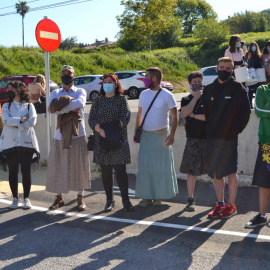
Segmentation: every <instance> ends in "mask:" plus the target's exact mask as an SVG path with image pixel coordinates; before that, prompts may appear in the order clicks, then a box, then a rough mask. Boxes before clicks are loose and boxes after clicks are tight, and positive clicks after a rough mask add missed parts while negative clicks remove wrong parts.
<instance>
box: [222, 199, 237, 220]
mask: <svg viewBox="0 0 270 270" xmlns="http://www.w3.org/2000/svg"><path fill="white" fill-rule="evenodd" d="M236 214H237V209H236V206H235V204H234V205H233V206H232V205H231V204H230V203H227V204H226V206H225V208H224V210H223V211H222V213H221V214H220V217H221V218H231V217H232V216H234V215H236Z"/></svg>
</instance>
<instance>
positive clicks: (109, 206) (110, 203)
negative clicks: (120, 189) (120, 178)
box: [105, 200, 114, 212]
mask: <svg viewBox="0 0 270 270" xmlns="http://www.w3.org/2000/svg"><path fill="white" fill-rule="evenodd" d="M113 208H114V200H108V201H107V202H106V205H105V212H110V211H112V210H113Z"/></svg>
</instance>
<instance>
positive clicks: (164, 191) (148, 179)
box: [136, 131, 178, 199]
mask: <svg viewBox="0 0 270 270" xmlns="http://www.w3.org/2000/svg"><path fill="white" fill-rule="evenodd" d="M168 135H169V131H166V132H165V133H164V134H163V135H158V134H157V133H152V132H147V131H143V132H142V135H141V142H140V150H139V156H138V174H137V178H136V197H138V198H143V199H170V198H172V197H174V196H175V195H176V194H177V193H178V184H177V178H176V173H175V168H174V160H173V151H172V147H171V146H165V139H166V137H167V136H168Z"/></svg>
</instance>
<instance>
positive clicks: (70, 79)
mask: <svg viewBox="0 0 270 270" xmlns="http://www.w3.org/2000/svg"><path fill="white" fill-rule="evenodd" d="M61 79H62V83H63V84H64V85H69V84H71V83H72V82H73V80H74V78H73V77H72V76H69V75H64V76H61Z"/></svg>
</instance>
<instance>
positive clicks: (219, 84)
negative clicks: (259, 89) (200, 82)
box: [203, 57, 251, 218]
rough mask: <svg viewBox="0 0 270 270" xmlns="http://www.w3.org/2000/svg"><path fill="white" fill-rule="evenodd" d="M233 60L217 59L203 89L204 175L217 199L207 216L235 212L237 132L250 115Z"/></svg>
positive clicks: (224, 216)
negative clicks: (213, 73) (213, 75)
mask: <svg viewBox="0 0 270 270" xmlns="http://www.w3.org/2000/svg"><path fill="white" fill-rule="evenodd" d="M232 71H233V61H232V59H231V58H229V57H222V58H220V59H218V66H217V72H218V78H217V79H216V80H214V82H213V83H211V84H209V85H207V86H206V87H205V89H204V91H203V103H204V106H205V119H206V136H207V159H208V175H209V176H210V177H211V178H212V180H213V184H214V187H215V191H216V196H217V200H218V203H217V204H216V206H215V208H214V210H213V211H211V212H210V213H209V214H208V217H209V218H219V217H221V218H230V217H232V216H234V215H236V214H237V209H236V206H235V198H236V193H237V179H238V176H237V162H238V161H237V159H238V152H237V146H238V134H240V133H241V132H242V131H243V130H244V128H245V127H246V125H247V123H248V121H249V118H250V112H251V111H250V104H249V100H248V96H247V93H246V90H245V88H244V86H243V85H242V84H241V83H239V82H237V81H235V79H234V77H233V76H231V74H232ZM225 176H228V187H229V189H228V190H229V199H228V200H227V201H228V203H226V204H225V201H224V189H225V179H224V177H225Z"/></svg>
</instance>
